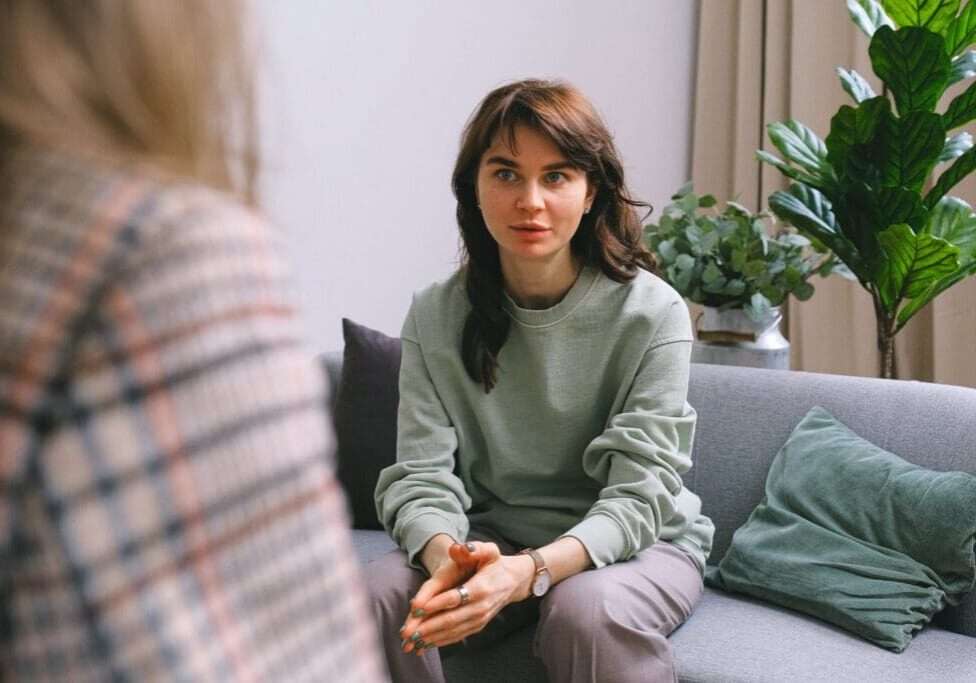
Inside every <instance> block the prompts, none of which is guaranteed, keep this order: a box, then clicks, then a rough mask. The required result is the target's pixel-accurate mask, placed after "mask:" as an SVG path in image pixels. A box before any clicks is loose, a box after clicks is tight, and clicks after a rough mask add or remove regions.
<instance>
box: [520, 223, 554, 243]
mask: <svg viewBox="0 0 976 683" xmlns="http://www.w3.org/2000/svg"><path fill="white" fill-rule="evenodd" d="M511 228H512V230H514V231H515V232H516V233H518V235H519V236H520V237H522V238H523V239H528V240H537V239H541V238H543V237H545V236H546V234H548V233H549V228H548V227H546V226H545V225H541V224H539V223H519V224H517V225H513V226H511Z"/></svg>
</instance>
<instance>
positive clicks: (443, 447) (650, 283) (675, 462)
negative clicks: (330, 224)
mask: <svg viewBox="0 0 976 683" xmlns="http://www.w3.org/2000/svg"><path fill="white" fill-rule="evenodd" d="M505 304H506V310H507V313H508V315H509V316H510V317H511V319H512V324H511V328H510V332H509V335H508V339H507V341H506V342H505V345H504V346H503V347H502V349H501V352H500V354H499V357H498V362H499V365H500V368H499V372H498V383H497V384H496V386H495V387H494V389H492V391H491V392H490V393H488V394H486V393H485V390H484V386H483V385H482V384H478V383H475V382H474V381H473V380H471V378H470V377H468V374H467V372H465V369H464V365H463V362H462V360H461V353H460V349H461V333H462V330H463V328H464V321H465V318H466V316H467V313H468V311H469V310H470V304H469V303H468V300H467V297H466V296H465V294H464V290H463V282H462V280H461V278H460V277H459V276H458V275H455V276H453V277H452V278H450V279H449V280H446V281H444V282H441V283H437V284H434V285H431V286H429V287H427V288H425V289H422V290H420V291H419V292H417V293H416V294H415V295H414V298H413V302H412V305H411V307H410V311H409V313H408V314H407V318H406V321H405V323H404V325H403V332H402V335H401V336H402V339H403V360H402V364H401V368H400V407H399V415H398V422H397V429H398V438H397V462H396V464H394V465H391V466H390V467H387V468H386V469H384V470H383V472H382V473H381V475H380V477H379V481H378V482H377V487H376V505H377V511H378V513H379V516H380V519H381V520H383V524H384V525H385V527H386V529H387V532H388V533H389V534H390V535H391V537H392V538H393V539H394V540H395V541H396V542H397V543H398V544H399V545H400V547H402V548H403V549H404V550H405V551H406V552H407V554H408V557H409V560H410V562H411V564H413V565H414V566H419V564H418V559H419V558H418V557H417V556H418V554H419V553H420V551H421V550H422V549H423V547H424V545H425V544H426V543H427V541H428V540H430V538H431V537H433V536H434V535H436V534H438V533H445V534H448V535H450V536H452V537H454V538H455V539H457V540H463V539H465V538H466V536H467V534H468V530H469V527H470V525H472V524H474V525H478V526H484V527H488V528H489V529H491V530H493V531H494V532H496V533H498V534H500V535H501V536H502V537H503V538H506V539H508V540H510V541H511V542H513V543H514V544H515V545H516V546H519V547H533V548H537V547H540V546H543V545H546V544H548V543H550V542H552V541H553V540H555V539H556V538H558V537H560V536H573V537H575V538H577V539H579V541H580V542H581V543H582V544H583V546H584V547H585V548H586V550H587V552H588V553H589V556H590V559H591V560H592V561H593V564H594V566H596V567H602V566H604V565H607V564H610V563H613V562H617V561H620V560H625V559H627V558H629V557H631V556H633V555H634V554H635V553H637V552H639V551H640V550H643V549H645V548H647V547H649V546H650V545H651V544H653V543H654V542H655V541H656V540H657V539H665V540H668V541H670V542H672V543H674V544H675V545H677V546H680V547H681V548H683V549H684V550H686V551H688V552H689V553H690V554H691V555H692V557H693V558H694V559H695V560H696V562H697V563H698V565H699V567H700V568H703V567H704V565H705V558H706V557H707V556H708V552H709V550H710V549H711V541H712V532H713V527H712V523H711V521H710V520H709V519H708V518H707V517H705V516H703V515H702V514H701V501H700V500H699V498H698V496H696V495H695V494H694V493H692V492H691V491H689V490H688V489H687V488H685V487H684V485H683V483H682V480H681V475H682V474H684V473H685V472H687V471H688V469H689V468H690V467H691V458H690V454H691V445H692V438H693V435H694V429H695V411H694V409H692V407H691V406H690V405H688V402H687V390H688V370H689V365H688V364H689V358H690V354H691V342H692V336H691V323H690V320H689V316H688V309H687V307H686V306H685V304H684V302H683V301H682V299H681V297H680V296H679V295H678V294H677V293H676V292H675V291H674V290H673V289H672V288H671V287H670V286H668V285H667V284H666V283H665V282H663V281H662V280H661V279H659V278H658V277H656V276H654V275H652V274H650V273H648V272H646V271H643V270H641V271H640V272H639V274H638V275H637V277H636V278H634V279H633V280H632V281H630V282H627V283H618V282H614V281H613V280H611V279H609V278H607V277H606V276H605V275H603V273H602V272H600V271H599V270H598V269H596V268H592V267H587V268H584V269H583V270H582V272H581V273H580V276H579V277H578V278H577V280H576V282H575V283H574V284H573V286H572V288H570V290H569V292H567V294H566V296H565V297H564V298H563V299H562V301H560V302H559V303H558V304H556V305H555V306H553V307H551V308H547V309H544V310H527V309H523V308H519V307H518V306H517V305H516V304H515V303H514V302H513V301H512V300H511V299H507V298H506V302H505Z"/></svg>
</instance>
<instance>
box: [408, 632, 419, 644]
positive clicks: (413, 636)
mask: <svg viewBox="0 0 976 683" xmlns="http://www.w3.org/2000/svg"><path fill="white" fill-rule="evenodd" d="M410 640H411V641H412V642H417V641H418V640H420V631H414V632H413V635H411V636H410Z"/></svg>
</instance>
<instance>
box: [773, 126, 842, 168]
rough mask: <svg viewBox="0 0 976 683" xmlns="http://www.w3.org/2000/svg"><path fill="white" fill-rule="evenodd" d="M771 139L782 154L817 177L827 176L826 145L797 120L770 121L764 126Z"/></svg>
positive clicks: (828, 165) (828, 166)
mask: <svg viewBox="0 0 976 683" xmlns="http://www.w3.org/2000/svg"><path fill="white" fill-rule="evenodd" d="M766 130H767V131H768V132H769V139H770V140H772V142H773V144H774V145H775V146H776V149H778V150H779V151H780V152H781V153H782V154H783V156H785V157H786V158H787V159H789V160H790V161H792V162H793V163H795V164H797V165H799V166H802V167H803V168H805V169H806V170H808V171H810V172H811V173H812V174H814V175H815V176H818V177H822V176H829V175H830V173H831V168H830V164H829V163H828V162H827V147H826V145H824V143H823V140H821V139H820V138H819V137H817V135H816V134H815V133H814V132H813V131H812V130H810V129H809V128H807V127H806V126H804V125H803V124H802V123H800V122H799V121H793V120H790V121H787V122H786V123H770V124H769V125H768V126H766Z"/></svg>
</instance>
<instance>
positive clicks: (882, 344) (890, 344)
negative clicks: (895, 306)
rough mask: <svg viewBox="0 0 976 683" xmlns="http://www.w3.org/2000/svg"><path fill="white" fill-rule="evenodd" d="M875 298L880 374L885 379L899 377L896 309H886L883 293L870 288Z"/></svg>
mask: <svg viewBox="0 0 976 683" xmlns="http://www.w3.org/2000/svg"><path fill="white" fill-rule="evenodd" d="M870 292H871V297H872V298H873V299H874V313H875V317H876V320H877V331H878V353H879V355H880V367H879V371H878V374H879V376H880V377H883V378H884V379H898V369H897V367H895V331H896V330H895V323H896V320H897V318H896V315H895V311H887V310H885V307H884V304H883V303H882V301H881V295H880V294H878V291H877V290H876V289H875V288H873V287H872V288H870Z"/></svg>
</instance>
